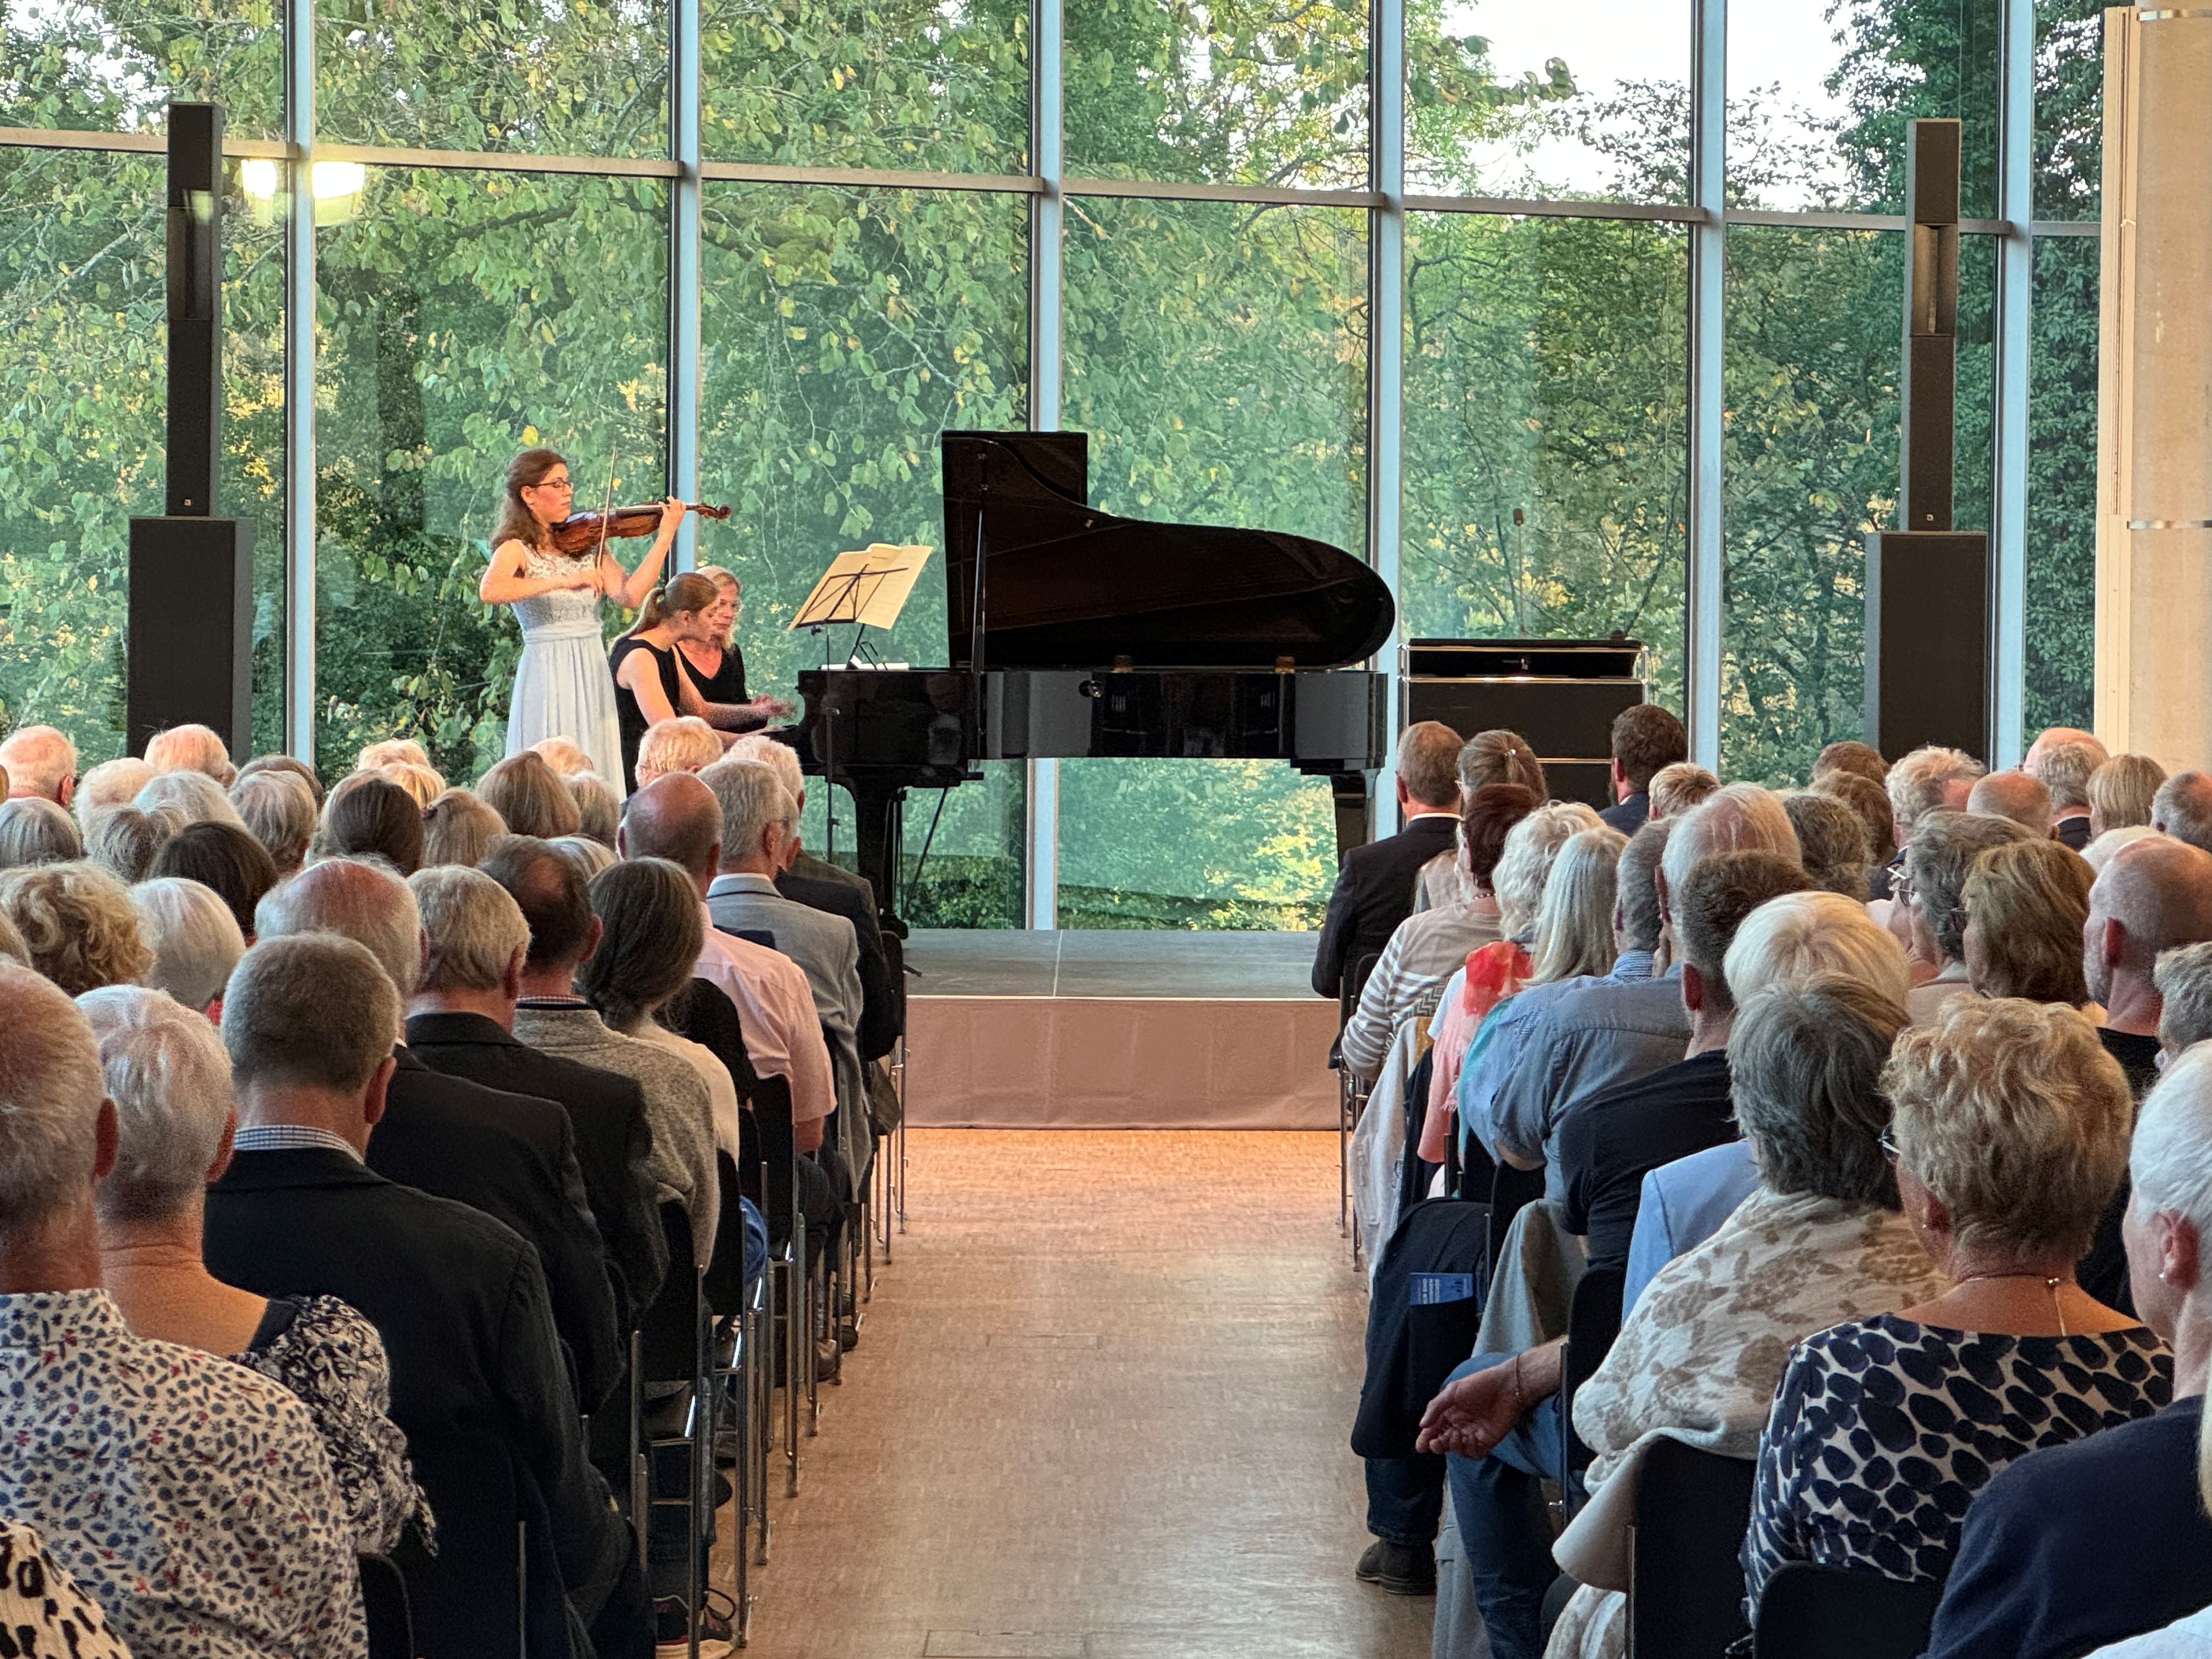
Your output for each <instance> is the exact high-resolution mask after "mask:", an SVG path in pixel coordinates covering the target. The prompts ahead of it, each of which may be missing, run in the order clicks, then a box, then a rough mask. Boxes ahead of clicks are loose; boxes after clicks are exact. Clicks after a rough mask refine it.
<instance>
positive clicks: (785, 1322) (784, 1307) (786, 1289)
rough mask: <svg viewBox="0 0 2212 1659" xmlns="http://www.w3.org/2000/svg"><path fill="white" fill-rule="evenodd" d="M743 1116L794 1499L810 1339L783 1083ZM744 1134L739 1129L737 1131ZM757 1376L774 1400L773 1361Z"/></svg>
mask: <svg viewBox="0 0 2212 1659" xmlns="http://www.w3.org/2000/svg"><path fill="white" fill-rule="evenodd" d="M747 1115H748V1116H750V1119H751V1120H752V1121H751V1124H750V1128H751V1130H752V1134H753V1137H754V1139H755V1143H756V1146H757V1163H755V1164H751V1165H750V1166H749V1167H741V1168H740V1169H739V1170H738V1184H739V1185H740V1186H741V1187H743V1188H745V1189H746V1190H747V1191H748V1192H749V1193H750V1195H751V1197H752V1200H753V1202H755V1203H756V1204H757V1205H759V1206H761V1215H762V1218H763V1219H764V1220H765V1221H766V1222H767V1223H768V1276H767V1279H768V1286H769V1294H768V1305H767V1330H768V1333H769V1337H770V1338H771V1340H775V1339H776V1337H777V1333H778V1332H779V1330H780V1331H781V1338H780V1340H781V1344H782V1353H783V1361H784V1363H783V1373H784V1376H783V1382H784V1464H785V1468H784V1488H783V1495H784V1496H785V1497H787V1498H793V1497H796V1496H797V1495H798V1493H799V1394H800V1391H801V1390H802V1389H803V1388H804V1387H805V1374H804V1372H803V1371H802V1370H801V1366H802V1364H804V1363H805V1357H803V1356H802V1355H801V1353H800V1352H799V1351H800V1349H801V1347H802V1346H804V1347H805V1349H806V1351H807V1354H808V1355H811V1352H812V1351H813V1334H812V1333H811V1331H805V1332H802V1330H801V1325H802V1323H803V1322H805V1320H806V1316H805V1314H804V1313H803V1312H802V1311H801V1307H802V1304H804V1303H805V1300H806V1298H805V1294H804V1292H805V1276H806V1267H805V1260H806V1218H805V1215H804V1214H803V1213H801V1212H800V1210H799V1171H798V1167H797V1158H798V1153H797V1152H796V1151H795V1149H794V1147H793V1141H792V1133H791V1083H790V1080H789V1079H787V1078H782V1077H764V1078H763V1079H761V1085H760V1091H759V1092H758V1093H757V1095H755V1096H754V1097H753V1104H752V1110H751V1111H750V1113H749V1114H747ZM743 1127H745V1126H744V1125H742V1124H741V1125H740V1128H741V1129H742V1128H743ZM760 1371H761V1375H762V1376H763V1378H764V1379H765V1383H766V1386H765V1388H764V1389H763V1394H764V1395H769V1394H773V1392H774V1389H775V1377H774V1374H773V1364H772V1362H771V1364H764V1365H763V1366H761V1367H760ZM773 1424H774V1415H773V1413H770V1412H769V1411H766V1410H763V1412H762V1413H761V1435H762V1440H763V1447H765V1444H766V1441H767V1437H768V1436H769V1433H770V1432H771V1430H772V1426H773ZM763 1474H765V1465H763ZM763 1492H765V1488H764V1487H763ZM768 1537H769V1521H768V1504H766V1503H765V1502H763V1504H761V1506H760V1542H759V1547H758V1551H757V1554H756V1555H755V1557H754V1559H756V1560H757V1561H760V1562H765V1561H767V1559H768Z"/></svg>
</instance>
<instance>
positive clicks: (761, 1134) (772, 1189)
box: [740, 1075, 799, 1251]
mask: <svg viewBox="0 0 2212 1659" xmlns="http://www.w3.org/2000/svg"><path fill="white" fill-rule="evenodd" d="M752 1120H753V1128H754V1130H755V1132H756V1133H757V1139H758V1145H759V1147H760V1188H759V1196H758V1200H757V1201H758V1203H759V1205H760V1206H761V1218H762V1219H763V1220H764V1221H766V1222H767V1223H768V1245H769V1249H770V1250H771V1251H775V1250H781V1249H783V1248H784V1246H786V1245H787V1244H788V1243H790V1242H791V1239H792V1236H793V1224H794V1222H795V1221H796V1218H797V1216H798V1212H799V1172H798V1170H797V1168H796V1167H795V1165H794V1162H793V1161H794V1160H795V1159H796V1158H798V1156H799V1153H798V1149H797V1146H796V1143H795V1142H794V1141H793V1139H792V1133H791V1079H789V1078H787V1077H784V1076H781V1075H778V1076H775V1077H764V1078H763V1079H761V1084H760V1088H759V1090H758V1091H757V1093H755V1095H754V1096H753V1105H752ZM740 1173H741V1174H743V1172H742V1171H741V1172H740Z"/></svg>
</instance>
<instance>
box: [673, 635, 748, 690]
mask: <svg viewBox="0 0 2212 1659" xmlns="http://www.w3.org/2000/svg"><path fill="white" fill-rule="evenodd" d="M681 648H682V647H678V649H679V650H680V649H681ZM684 672H685V673H687V674H689V675H690V677H691V683H692V684H694V685H696V686H697V687H698V688H699V695H700V696H702V698H704V699H705V700H706V701H707V702H751V701H752V696H751V694H750V692H748V691H747V690H745V653H744V652H742V651H740V650H738V647H736V646H734V645H726V646H724V647H722V665H721V667H720V669H718V670H717V671H715V674H714V678H712V679H708V678H707V677H706V676H705V675H704V674H702V673H701V672H700V671H699V665H698V664H697V663H696V662H693V661H692V660H691V659H690V658H689V657H686V658H685V659H684Z"/></svg>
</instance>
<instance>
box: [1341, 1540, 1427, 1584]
mask: <svg viewBox="0 0 2212 1659" xmlns="http://www.w3.org/2000/svg"><path fill="white" fill-rule="evenodd" d="M1353 1571H1354V1573H1355V1574H1356V1575H1357V1576H1358V1579H1359V1582H1360V1583H1363V1584H1373V1585H1375V1586H1376V1588H1378V1589H1386V1590H1388V1591H1389V1592H1390V1594H1391V1595H1435V1594H1436V1593H1437V1553H1436V1550H1435V1547H1433V1546H1431V1545H1428V1544H1421V1545H1413V1544H1393V1543H1391V1542H1389V1541H1387V1540H1385V1539H1381V1538H1378V1539H1376V1541H1374V1542H1373V1543H1371V1544H1370V1545H1369V1546H1368V1547H1367V1553H1365V1554H1364V1555H1363V1556H1361V1557H1360V1558H1359V1565H1358V1566H1357V1567H1356V1568H1354V1569H1353Z"/></svg>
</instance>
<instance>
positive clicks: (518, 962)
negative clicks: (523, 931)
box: [499, 945, 530, 1002]
mask: <svg viewBox="0 0 2212 1659" xmlns="http://www.w3.org/2000/svg"><path fill="white" fill-rule="evenodd" d="M529 959H530V947H529V946H528V945H516V946H515V947H514V954H513V956H511V957H508V958H507V966H506V968H505V969H502V970H501V973H500V976H499V994H500V996H501V999H502V1000H506V1001H508V1002H520V1001H521V1000H522V967H523V964H524V963H526V962H527V961H529Z"/></svg>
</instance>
